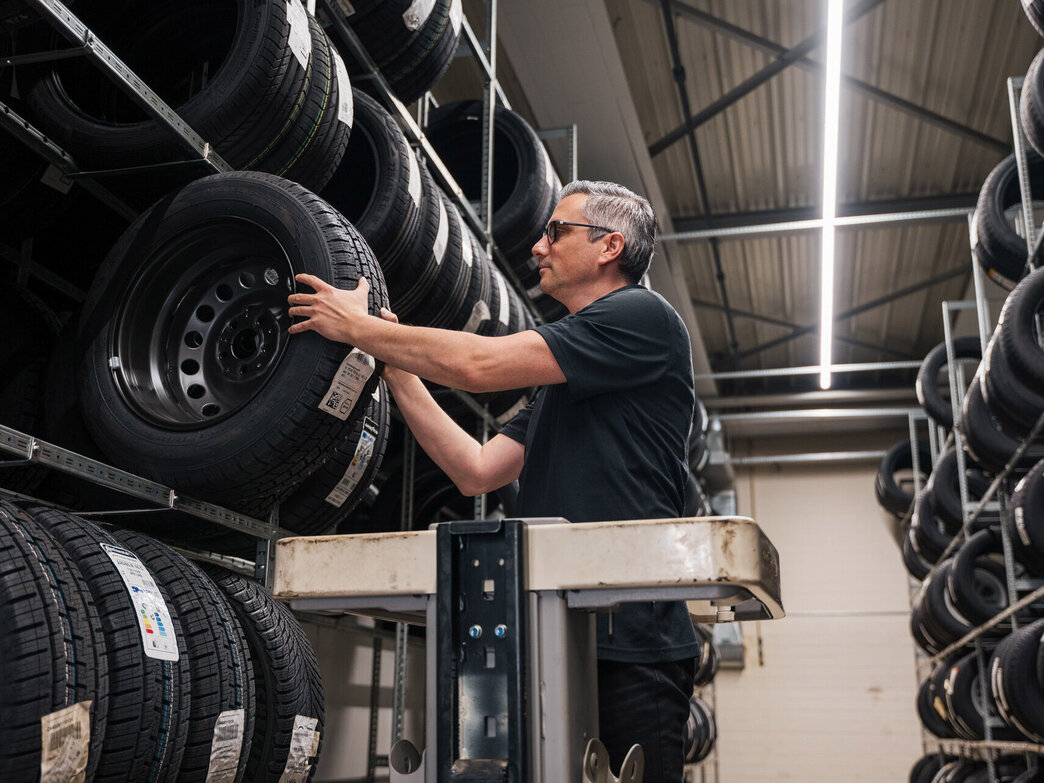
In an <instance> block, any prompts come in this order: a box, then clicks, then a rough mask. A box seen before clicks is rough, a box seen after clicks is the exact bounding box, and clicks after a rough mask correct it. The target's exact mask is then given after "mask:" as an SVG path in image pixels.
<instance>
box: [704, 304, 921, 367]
mask: <svg viewBox="0 0 1044 783" xmlns="http://www.w3.org/2000/svg"><path fill="white" fill-rule="evenodd" d="M692 306H693V307H698V308H701V309H704V310H716V311H718V312H723V311H724V310H725V308H724V307H722V306H721V305H720V304H718V303H717V302H707V301H704V300H703V299H693V300H692ZM731 312H732V315H734V316H736V317H738V318H749V319H750V320H752V321H760V322H761V323H766V324H772V325H773V326H781V327H783V328H784V329H801V328H802V327H801V325H800V324H796V323H792V322H791V321H784V320H783V319H781V318H773V317H771V316H767V315H759V314H758V313H751V312H747V311H746V310H737V309H736V308H735V307H733V308H731ZM834 342H837V343H841V344H842V345H851V346H853V347H855V348H866V349H867V350H870V351H877V352H879V353H886V354H891V355H892V356H898V357H900V358H902V359H911V358H913V357H912V355H911V354H909V353H907V352H905V351H897V350H895V349H894V348H886V347H885V346H883V345H873V344H871V343H867V342H863V341H862V340H856V339H855V338H854V337H845V336H844V335H840V334H835V335H834Z"/></svg>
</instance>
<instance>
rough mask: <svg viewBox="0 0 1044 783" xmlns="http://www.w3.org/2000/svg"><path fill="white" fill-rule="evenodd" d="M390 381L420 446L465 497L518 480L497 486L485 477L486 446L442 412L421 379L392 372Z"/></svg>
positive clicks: (510, 478) (503, 482) (392, 390)
mask: <svg viewBox="0 0 1044 783" xmlns="http://www.w3.org/2000/svg"><path fill="white" fill-rule="evenodd" d="M386 380H387V381H388V389H389V391H391V393H392V396H394V397H395V402H396V405H398V408H399V412H400V413H402V416H403V418H404V419H405V420H406V424H407V426H409V428H410V431H411V432H412V433H413V436H414V437H415V438H416V439H417V443H418V444H420V447H421V448H422V449H424V452H425V453H426V454H427V455H428V456H429V457H431V459H432V460H433V461H434V462H435V464H436V465H438V466H439V467H440V468H442V470H443V472H444V473H445V474H446V475H447V476H449V477H450V479H451V480H452V481H453V483H454V484H456V485H457V488H458V489H459V490H460V491H461V493H462V494H464V495H477V494H479V493H481V492H486V491H489V490H492V489H496V488H497V487H499V486H502V485H503V484H506V483H508V482H509V481H511V480H512V479H513V478H514V477H513V476H512V477H508V478H507V479H506V480H504V481H501V482H500V483H496V480H492V481H491V479H490V478H489V477H487V476H486V475H485V471H484V466H483V460H482V445H481V444H480V443H479V442H478V441H477V440H475V439H474V438H473V437H472V436H471V435H469V434H468V433H467V432H465V431H464V430H463V429H461V427H460V426H459V425H458V424H457V423H456V422H455V421H453V419H452V418H450V416H449V415H448V414H447V413H446V412H445V411H444V410H442V408H441V407H440V406H439V404H438V403H437V402H436V401H435V399H434V398H433V397H432V396H431V393H430V392H429V391H428V389H427V388H426V387H425V386H424V384H423V383H422V382H421V380H420V379H419V378H418V377H417V376H415V375H409V374H407V373H404V372H401V371H391V372H389V373H388V374H387V376H386Z"/></svg>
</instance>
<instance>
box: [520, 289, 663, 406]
mask: <svg viewBox="0 0 1044 783" xmlns="http://www.w3.org/2000/svg"><path fill="white" fill-rule="evenodd" d="M671 328H672V327H671V324H670V320H669V317H668V312H667V309H666V307H664V305H663V304H662V303H661V302H660V301H659V299H658V298H657V297H656V296H655V295H654V294H651V293H649V292H646V291H642V290H632V291H625V292H621V293H619V294H615V295H610V296H608V297H604V298H603V299H600V300H598V301H596V302H594V303H592V304H591V305H589V306H588V307H586V308H584V309H583V310H581V311H580V312H579V313H575V314H573V315H568V316H566V317H565V318H562V319H560V320H558V321H554V322H552V323H549V324H542V325H540V326H537V327H536V330H537V332H539V333H540V335H541V336H542V337H543V338H544V340H545V341H546V342H547V344H548V346H549V347H550V348H551V353H553V354H554V356H555V360H556V361H557V362H558V366H559V367H560V368H561V369H562V373H563V374H564V375H565V377H566V383H567V384H568V386H569V393H570V395H571V396H572V397H573V399H577V400H578V399H583V398H585V397H590V396H593V395H595V394H603V393H605V392H612V391H619V390H621V389H628V388H634V387H637V386H645V385H647V384H651V383H656V382H657V381H658V380H660V379H661V378H662V377H663V375H664V372H665V370H666V368H667V367H668V366H669V364H670V362H671V360H672V358H673V356H672V352H673V348H672V339H671V337H672V335H671Z"/></svg>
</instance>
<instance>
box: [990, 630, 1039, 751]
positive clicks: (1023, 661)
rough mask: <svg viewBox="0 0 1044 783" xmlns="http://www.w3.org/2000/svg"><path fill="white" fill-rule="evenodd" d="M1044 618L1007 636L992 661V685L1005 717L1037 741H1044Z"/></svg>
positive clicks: (1032, 739) (1013, 725) (1002, 716)
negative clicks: (1043, 664)
mask: <svg viewBox="0 0 1044 783" xmlns="http://www.w3.org/2000/svg"><path fill="white" fill-rule="evenodd" d="M1042 632H1044V620H1037V621H1036V622H1034V623H1032V624H1030V625H1027V626H1023V627H1022V628H1020V629H1018V630H1017V631H1015V632H1013V633H1012V634H1010V635H1009V636H1008V637H1006V638H1005V639H1004V640H1003V641H1002V642H1001V643H1000V645H999V646H998V647H997V649H996V651H995V652H994V654H993V657H992V660H991V662H990V688H991V689H992V692H993V698H994V699H995V701H996V703H997V707H998V712H999V713H1000V715H1001V718H1003V719H1004V721H1005V722H1006V723H1008V724H1009V725H1010V726H1012V727H1014V728H1015V729H1017V730H1018V731H1019V732H1021V733H1022V734H1024V735H1026V736H1027V737H1028V738H1030V740H1031V741H1033V742H1044V691H1042V690H1041V682H1040V674H1039V672H1038V666H1039V664H1038V659H1039V652H1038V651H1039V648H1040V637H1041V633H1042Z"/></svg>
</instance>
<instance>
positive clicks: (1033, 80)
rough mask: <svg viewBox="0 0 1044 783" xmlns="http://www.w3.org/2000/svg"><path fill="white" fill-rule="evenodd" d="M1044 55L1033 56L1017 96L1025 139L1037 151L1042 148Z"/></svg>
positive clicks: (1043, 142)
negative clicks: (1043, 69)
mask: <svg viewBox="0 0 1044 783" xmlns="http://www.w3.org/2000/svg"><path fill="white" fill-rule="evenodd" d="M1042 63H1044V57H1042V55H1041V53H1040V52H1038V53H1037V56H1036V57H1034V58H1033V61H1032V62H1031V63H1030V66H1029V68H1027V69H1026V77H1025V79H1024V80H1023V82H1022V93H1021V94H1020V96H1019V124H1020V125H1021V126H1022V130H1023V131H1024V132H1025V133H1026V139H1027V140H1028V141H1029V143H1030V145H1031V146H1032V147H1033V149H1035V150H1036V151H1037V152H1040V151H1041V149H1042V148H1044V72H1042V71H1041V65H1042Z"/></svg>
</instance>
